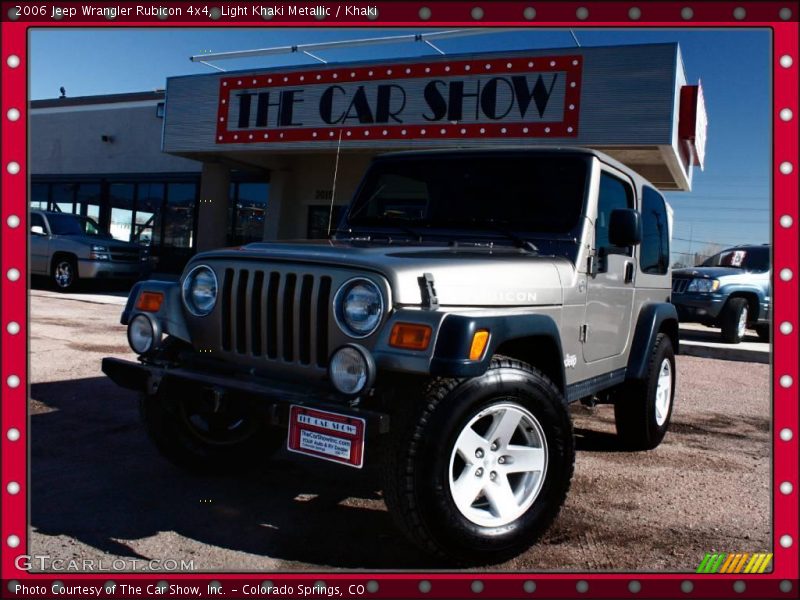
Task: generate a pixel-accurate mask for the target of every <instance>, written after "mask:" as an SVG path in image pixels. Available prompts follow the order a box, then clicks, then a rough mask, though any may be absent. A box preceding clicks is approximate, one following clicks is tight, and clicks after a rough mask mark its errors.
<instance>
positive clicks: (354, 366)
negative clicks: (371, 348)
mask: <svg viewBox="0 0 800 600" xmlns="http://www.w3.org/2000/svg"><path fill="white" fill-rule="evenodd" d="M374 373H375V369H374V363H373V361H372V359H371V358H370V355H369V354H368V353H367V351H366V350H364V349H363V348H361V347H360V346H344V347H342V348H339V349H338V350H337V351H336V352H335V353H334V354H333V356H332V357H331V363H330V365H329V367H328V374H329V376H330V378H331V383H333V386H334V387H335V388H336V389H337V390H339V391H340V392H341V393H342V394H347V395H348V396H352V395H355V394H358V393H359V392H361V391H363V390H364V388H366V387H367V386H368V385H369V384H370V383H371V380H372V378H373V376H374Z"/></svg>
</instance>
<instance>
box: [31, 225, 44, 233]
mask: <svg viewBox="0 0 800 600" xmlns="http://www.w3.org/2000/svg"><path fill="white" fill-rule="evenodd" d="M31 233H32V234H33V235H47V234H46V233H45V232H44V227H42V226H41V225H31Z"/></svg>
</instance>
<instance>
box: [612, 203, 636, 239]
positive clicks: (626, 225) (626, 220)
mask: <svg viewBox="0 0 800 600" xmlns="http://www.w3.org/2000/svg"><path fill="white" fill-rule="evenodd" d="M608 241H609V242H610V243H611V244H612V245H613V246H617V247H625V246H634V245H636V244H638V243H640V242H641V241H642V221H641V219H640V217H639V213H638V212H636V211H635V210H633V209H630V208H617V209H615V210H612V211H611V218H610V219H609V223H608Z"/></svg>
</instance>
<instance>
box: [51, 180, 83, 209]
mask: <svg viewBox="0 0 800 600" xmlns="http://www.w3.org/2000/svg"><path fill="white" fill-rule="evenodd" d="M77 187H78V184H77V183H54V184H53V189H52V193H53V198H52V202H53V207H54V208H53V210H55V211H57V212H63V213H74V212H75V190H76V189H77Z"/></svg>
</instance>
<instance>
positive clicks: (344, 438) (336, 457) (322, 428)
mask: <svg viewBox="0 0 800 600" xmlns="http://www.w3.org/2000/svg"><path fill="white" fill-rule="evenodd" d="M366 430H367V422H366V420H365V419H363V418H361V417H354V416H352V415H345V414H341V413H336V412H332V411H328V410H321V409H318V408H310V407H308V406H302V405H299V404H292V405H291V406H290V407H289V432H288V435H287V436H286V449H287V450H288V451H289V452H295V453H297V454H304V455H306V456H312V457H314V458H319V459H322V460H327V461H330V462H334V463H336V464H340V465H345V466H348V467H353V468H355V469H360V468H362V467H363V466H364V449H365V445H366V444H365V437H366Z"/></svg>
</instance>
